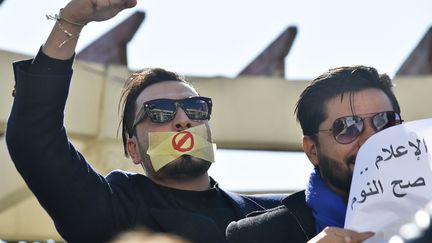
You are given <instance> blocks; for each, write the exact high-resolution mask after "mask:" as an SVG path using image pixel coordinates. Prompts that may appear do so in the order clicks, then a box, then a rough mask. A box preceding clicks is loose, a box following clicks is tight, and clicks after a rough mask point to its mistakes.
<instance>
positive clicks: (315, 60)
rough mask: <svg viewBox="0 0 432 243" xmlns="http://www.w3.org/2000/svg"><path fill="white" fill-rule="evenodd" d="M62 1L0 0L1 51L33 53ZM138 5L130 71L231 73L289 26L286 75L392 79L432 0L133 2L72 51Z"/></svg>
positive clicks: (429, 22)
mask: <svg viewBox="0 0 432 243" xmlns="http://www.w3.org/2000/svg"><path fill="white" fill-rule="evenodd" d="M67 2H68V1H64V0H36V1H30V0H27V1H16V0H15V1H14V0H5V1H4V2H3V4H2V5H0V23H1V24H0V49H3V50H9V51H15V52H19V53H23V54H29V55H34V54H35V53H36V52H37V50H38V48H39V46H40V45H41V44H42V43H43V42H44V40H45V38H46V36H47V35H48V33H49V31H50V29H51V27H52V25H53V22H52V21H48V20H46V18H45V14H55V13H57V12H58V9H60V8H61V7H63V6H64V5H65V4H66V3H67ZM136 10H141V11H144V12H145V13H146V18H145V20H144V22H143V24H142V25H141V27H140V29H139V30H138V32H137V33H136V35H135V36H134V38H133V39H132V41H131V42H130V43H129V45H128V63H129V67H130V68H131V69H134V70H135V69H141V68H144V67H163V68H167V69H171V70H173V71H176V72H179V73H181V74H184V75H192V76H225V77H235V76H236V75H237V74H238V73H239V72H240V71H241V70H242V69H243V68H244V67H245V66H247V65H248V64H249V62H250V61H252V60H253V59H254V58H255V57H256V56H257V55H258V54H259V53H260V52H261V51H262V50H263V49H265V48H266V47H267V46H268V45H269V44H270V43H271V42H272V41H273V40H274V39H275V38H276V37H277V36H278V35H279V34H280V33H282V31H283V30H285V29H286V28H287V27H288V26H296V27H297V28H298V34H297V37H296V39H295V41H294V45H293V46H292V49H291V51H290V53H289V55H288V57H287V58H286V60H285V64H286V78H287V79H290V80H291V79H312V78H314V77H316V76H318V75H319V74H321V73H322V72H324V71H325V70H327V69H329V68H332V67H336V66H342V65H354V64H364V65H370V66H374V67H376V68H377V69H378V70H379V71H380V72H385V73H387V74H389V75H390V76H393V75H394V74H395V73H396V71H397V70H398V68H399V67H400V65H401V64H402V63H403V61H404V60H405V59H406V57H407V56H408V55H409V54H410V53H411V51H412V50H413V48H414V47H415V46H416V45H417V44H418V42H419V41H420V39H421V38H422V37H423V36H424V34H425V33H426V32H427V30H428V29H429V28H430V27H431V26H432V12H431V10H432V1H431V0H412V1H406V0H363V1H348V0H345V1H343V0H326V1H310V0H306V1H292V0H265V1H264V0H259V1H258V0H218V1H205V0H157V1H156V0H147V1H141V0H138V5H137V6H136V7H135V8H134V9H131V10H127V11H124V12H122V13H121V14H119V16H116V18H114V19H112V20H110V21H106V22H102V23H91V24H89V25H88V26H87V27H86V28H85V29H84V31H83V32H82V33H81V39H80V42H79V44H78V51H79V50H81V49H83V48H84V47H85V46H87V45H88V44H90V43H91V42H92V41H94V40H95V39H96V38H97V37H99V36H100V35H102V34H103V33H105V32H106V31H108V30H109V29H111V28H112V27H113V26H115V25H116V24H117V23H119V22H121V21H122V20H124V19H125V18H126V17H128V16H129V15H131V14H133V13H134V11H136Z"/></svg>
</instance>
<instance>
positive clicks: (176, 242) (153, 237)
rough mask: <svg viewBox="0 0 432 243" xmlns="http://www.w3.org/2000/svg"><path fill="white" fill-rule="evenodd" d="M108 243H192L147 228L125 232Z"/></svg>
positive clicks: (176, 236)
mask: <svg viewBox="0 0 432 243" xmlns="http://www.w3.org/2000/svg"><path fill="white" fill-rule="evenodd" d="M108 243H192V242H190V241H187V240H186V239H184V238H182V237H180V236H178V235H174V234H168V233H152V232H150V231H148V230H147V229H145V228H135V229H132V230H129V231H126V232H123V233H121V234H119V235H117V236H116V237H114V239H112V240H110V241H109V242H108Z"/></svg>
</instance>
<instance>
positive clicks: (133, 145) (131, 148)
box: [127, 137, 141, 164]
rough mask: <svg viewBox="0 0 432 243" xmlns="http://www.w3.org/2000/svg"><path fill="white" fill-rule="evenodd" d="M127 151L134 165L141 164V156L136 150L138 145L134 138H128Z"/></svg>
mask: <svg viewBox="0 0 432 243" xmlns="http://www.w3.org/2000/svg"><path fill="white" fill-rule="evenodd" d="M127 151H128V154H129V156H130V157H131V159H132V162H133V163H134V164H140V163H141V156H140V153H139V150H138V143H137V142H136V140H135V137H132V138H128V140H127Z"/></svg>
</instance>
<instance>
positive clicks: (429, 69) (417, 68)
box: [396, 27, 432, 76]
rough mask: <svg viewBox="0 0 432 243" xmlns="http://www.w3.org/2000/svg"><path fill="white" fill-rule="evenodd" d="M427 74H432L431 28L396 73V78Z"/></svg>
mask: <svg viewBox="0 0 432 243" xmlns="http://www.w3.org/2000/svg"><path fill="white" fill-rule="evenodd" d="M427 74H432V27H430V28H429V30H428V31H427V32H426V34H425V35H424V37H423V39H422V40H421V41H420V42H419V44H418V45H417V46H416V47H415V48H414V50H413V51H412V52H411V54H410V55H409V56H408V58H407V59H406V60H405V62H404V63H403V64H402V66H401V67H400V68H399V70H398V71H397V72H396V75H397V76H404V75H405V76H407V75H427Z"/></svg>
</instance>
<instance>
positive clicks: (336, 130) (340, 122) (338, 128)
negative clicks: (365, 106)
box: [319, 111, 403, 144]
mask: <svg viewBox="0 0 432 243" xmlns="http://www.w3.org/2000/svg"><path fill="white" fill-rule="evenodd" d="M366 115H367V114H366ZM366 118H371V124H372V127H373V128H374V129H375V131H377V132H378V131H381V130H383V129H386V128H388V127H392V126H395V125H398V124H401V123H402V122H403V120H402V119H401V116H400V114H399V113H397V112H394V111H383V112H379V113H375V114H373V115H372V116H363V117H360V116H344V117H339V118H337V119H336V120H335V121H334V122H333V125H332V127H331V128H330V129H326V130H319V131H320V132H329V131H330V132H332V133H333V137H334V138H335V140H336V141H337V142H338V143H341V144H348V143H351V142H352V141H354V140H355V139H356V138H357V137H358V136H359V135H360V134H361V133H362V132H363V130H364V127H365V126H364V120H365V119H366Z"/></svg>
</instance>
